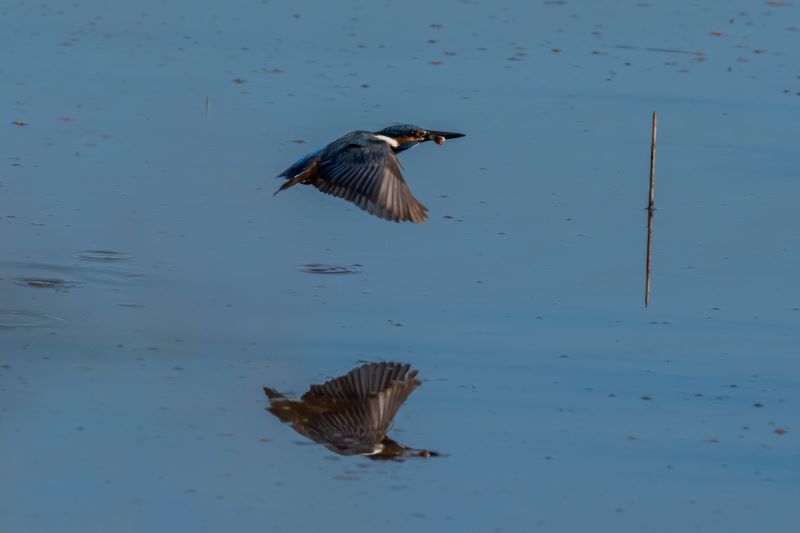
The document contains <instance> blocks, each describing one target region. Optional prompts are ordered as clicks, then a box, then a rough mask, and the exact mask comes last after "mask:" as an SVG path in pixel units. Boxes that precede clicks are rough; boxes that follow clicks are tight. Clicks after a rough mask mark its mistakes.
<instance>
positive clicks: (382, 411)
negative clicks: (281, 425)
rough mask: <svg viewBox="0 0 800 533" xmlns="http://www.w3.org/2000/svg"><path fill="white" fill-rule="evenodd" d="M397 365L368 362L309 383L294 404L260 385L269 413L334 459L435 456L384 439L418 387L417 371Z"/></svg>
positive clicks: (387, 438)
mask: <svg viewBox="0 0 800 533" xmlns="http://www.w3.org/2000/svg"><path fill="white" fill-rule="evenodd" d="M410 368H411V367H410V366H409V365H407V364H400V363H368V364H365V365H363V366H360V367H358V368H355V369H353V370H351V371H350V372H348V373H347V374H345V375H344V376H341V377H338V378H335V379H332V380H330V381H327V382H326V383H324V384H323V385H311V387H310V388H309V390H308V392H306V393H305V394H303V396H302V398H300V401H292V400H289V399H287V398H286V397H285V396H284V395H282V394H280V393H279V392H276V391H274V390H273V389H270V388H267V387H264V392H266V393H267V397H268V398H269V402H270V406H269V408H268V409H269V412H271V413H272V414H274V415H275V416H277V417H278V418H279V419H280V420H281V421H283V422H287V423H289V424H291V425H292V427H294V429H295V431H297V432H298V433H300V434H301V435H303V436H304V437H307V438H309V439H311V440H313V441H314V442H318V443H320V444H323V445H325V447H326V448H328V449H329V450H331V451H334V452H336V453H338V454H340V455H365V456H368V457H370V458H372V459H396V460H401V459H402V458H403V457H404V456H410V455H417V456H421V457H430V456H433V455H438V454H437V453H436V452H432V451H428V450H415V449H413V448H408V447H407V446H404V445H403V444H400V443H399V442H397V441H395V440H392V439H390V438H389V437H387V436H386V433H387V432H388V431H389V427H390V426H391V425H392V419H393V418H394V416H395V415H396V414H397V411H398V410H399V409H400V406H401V405H403V403H404V402H405V401H406V399H408V396H409V395H410V394H411V392H412V391H413V390H414V389H415V388H416V387H417V386H419V384H420V382H419V380H418V379H417V371H416V370H411V371H409V370H410Z"/></svg>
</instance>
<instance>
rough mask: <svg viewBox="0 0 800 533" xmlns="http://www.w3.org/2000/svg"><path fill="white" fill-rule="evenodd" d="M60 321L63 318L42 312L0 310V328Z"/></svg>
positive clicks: (47, 324)
mask: <svg viewBox="0 0 800 533" xmlns="http://www.w3.org/2000/svg"><path fill="white" fill-rule="evenodd" d="M62 322H64V319H63V318H59V317H57V316H53V315H46V314H43V313H28V312H27V311H5V310H0V328H40V327H43V326H55V325H57V324H60V323H62Z"/></svg>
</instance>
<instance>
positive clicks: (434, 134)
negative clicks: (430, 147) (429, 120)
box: [427, 130, 464, 141]
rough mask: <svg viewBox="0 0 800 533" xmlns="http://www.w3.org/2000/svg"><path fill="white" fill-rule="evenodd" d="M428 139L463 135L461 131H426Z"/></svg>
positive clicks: (454, 137) (451, 137)
mask: <svg viewBox="0 0 800 533" xmlns="http://www.w3.org/2000/svg"><path fill="white" fill-rule="evenodd" d="M427 137H428V140H429V141H430V140H433V139H436V137H444V138H445V139H458V138H459V137H464V134H463V133H453V132H452V131H433V130H430V131H428V135H427Z"/></svg>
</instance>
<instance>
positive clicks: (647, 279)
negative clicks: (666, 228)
mask: <svg viewBox="0 0 800 533" xmlns="http://www.w3.org/2000/svg"><path fill="white" fill-rule="evenodd" d="M652 245H653V208H652V207H648V208H647V264H646V266H645V287H644V306H645V307H647V306H648V305H650V253H651V250H652Z"/></svg>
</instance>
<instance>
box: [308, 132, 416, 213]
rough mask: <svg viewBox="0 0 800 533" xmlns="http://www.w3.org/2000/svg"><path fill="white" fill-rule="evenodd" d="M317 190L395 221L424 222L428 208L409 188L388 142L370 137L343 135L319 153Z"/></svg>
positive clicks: (315, 184) (315, 182) (315, 181)
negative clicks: (348, 137) (337, 141)
mask: <svg viewBox="0 0 800 533" xmlns="http://www.w3.org/2000/svg"><path fill="white" fill-rule="evenodd" d="M313 184H314V186H315V187H317V188H318V189H319V190H320V191H322V192H324V193H326V194H331V195H333V196H338V197H340V198H344V199H345V200H347V201H349V202H352V203H354V204H356V205H357V206H358V207H360V208H361V209H364V210H365V211H367V212H369V213H371V214H373V215H376V216H379V217H381V218H385V219H387V220H393V221H395V222H400V221H406V220H410V221H411V222H416V223H420V222H424V221H425V219H426V218H427V211H428V210H427V209H426V208H425V206H424V205H422V204H421V203H420V202H419V201H418V200H417V199H416V198H414V195H412V194H411V190H410V189H409V188H408V185H407V184H406V182H405V180H404V179H403V173H402V171H401V170H400V163H399V161H398V160H397V157H396V156H395V155H394V152H392V149H391V148H390V147H389V145H388V144H387V143H385V142H383V141H380V140H377V139H370V138H351V139H346V138H345V139H342V142H341V143H336V142H334V143H332V144H331V145H329V147H328V149H326V150H325V151H324V153H322V154H320V159H319V162H318V169H317V178H316V179H315V180H314V182H313Z"/></svg>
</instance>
